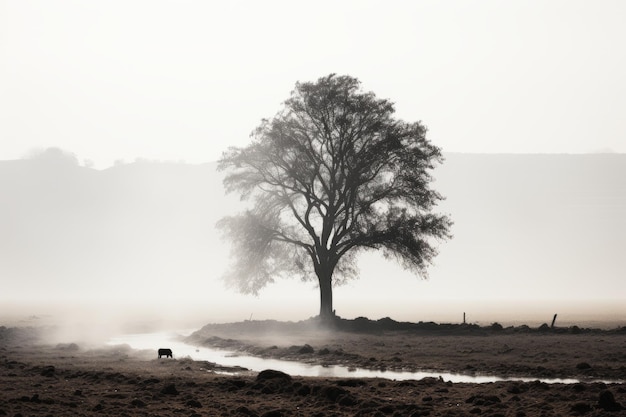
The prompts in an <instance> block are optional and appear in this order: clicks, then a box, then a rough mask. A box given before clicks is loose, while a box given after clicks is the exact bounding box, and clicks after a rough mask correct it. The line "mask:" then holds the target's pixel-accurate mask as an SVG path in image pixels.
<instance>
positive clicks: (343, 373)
mask: <svg viewBox="0 0 626 417" xmlns="http://www.w3.org/2000/svg"><path fill="white" fill-rule="evenodd" d="M178 337H179V335H178V334H174V333H142V334H125V335H120V336H116V337H112V338H111V339H110V340H109V341H108V343H107V344H109V345H121V344H127V345H129V346H130V347H131V348H133V349H141V350H144V349H148V350H154V356H155V358H156V357H157V349H159V348H170V349H172V351H173V352H174V358H185V357H189V358H191V359H193V360H198V361H200V360H203V361H209V362H213V363H216V364H219V365H224V366H241V367H244V368H247V369H249V370H251V371H257V372H258V371H262V370H264V369H275V370H278V371H282V372H285V373H287V374H289V375H294V376H310V377H340V378H386V379H392V380H409V379H412V380H419V379H423V378H427V377H434V378H439V377H441V378H443V379H444V380H445V381H451V382H471V383H487V382H496V381H506V380H516V381H527V382H528V381H535V380H537V378H501V377H496V376H488V375H464V374H454V373H445V372H425V371H420V372H399V371H388V370H385V371H383V370H371V369H359V368H357V369H354V368H347V367H345V366H337V365H333V366H321V365H310V364H306V363H302V362H296V361H286V360H279V359H266V358H259V357H254V356H240V355H239V353H237V352H233V351H227V350H219V349H212V348H207V347H202V346H192V345H188V344H186V343H183V342H181V341H179V340H177V338H178ZM539 380H540V381H542V382H546V383H564V384H571V383H576V382H579V380H577V379H570V378H568V379H539Z"/></svg>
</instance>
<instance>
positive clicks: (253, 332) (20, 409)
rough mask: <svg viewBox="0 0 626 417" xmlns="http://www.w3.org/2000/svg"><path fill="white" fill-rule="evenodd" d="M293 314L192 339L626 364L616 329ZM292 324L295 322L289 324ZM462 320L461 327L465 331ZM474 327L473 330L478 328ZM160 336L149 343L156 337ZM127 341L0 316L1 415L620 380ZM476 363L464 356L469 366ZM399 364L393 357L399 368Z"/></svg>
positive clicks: (608, 400)
mask: <svg viewBox="0 0 626 417" xmlns="http://www.w3.org/2000/svg"><path fill="white" fill-rule="evenodd" d="M285 326H286V327H291V326H293V324H284V326H283V325H281V324H276V323H274V322H271V323H263V322H261V323H258V322H257V323H253V322H248V323H240V324H231V325H209V326H205V327H204V328H203V329H201V330H200V331H199V332H197V333H196V334H194V335H193V336H192V339H195V340H196V342H198V341H200V340H201V339H202V341H203V343H207V344H213V345H225V346H228V347H229V348H233V347H236V348H237V349H241V351H246V352H249V353H257V354H260V355H267V356H271V357H281V358H286V359H289V358H291V359H298V360H306V361H309V362H311V363H326V362H328V363H335V362H340V363H342V364H345V365H347V366H355V367H357V366H364V365H368V364H369V365H370V367H380V366H386V367H389V368H393V367H400V368H413V367H415V368H419V369H442V370H443V369H446V370H448V371H458V372H468V371H469V372H474V371H476V372H478V370H481V371H485V370H486V371H488V372H491V373H494V374H502V375H513V374H517V373H520V374H521V373H523V372H525V371H529V372H530V375H532V376H536V377H539V376H540V375H537V374H544V373H545V372H546V370H547V371H548V373H549V374H550V375H552V376H563V377H584V378H592V379H614V378H618V379H619V378H621V379H623V378H624V376H625V372H624V369H625V368H624V366H625V365H626V360H625V358H624V353H625V352H624V349H623V346H625V345H626V344H625V342H626V334H624V332H622V331H621V330H619V331H613V332H606V331H604V332H602V331H597V332H596V331H588V332H586V331H583V332H579V333H572V332H556V331H553V332H543V333H540V332H534V331H529V332H520V331H518V332H513V331H507V329H502V330H495V331H493V332H492V331H491V329H482V330H481V329H475V330H476V331H477V332H478V333H475V334H463V333H462V332H461V333H459V332H455V331H451V332H442V331H440V330H441V329H438V330H435V332H434V333H433V331H430V332H420V331H417V330H415V329H412V330H411V329H409V330H406V329H405V330H389V329H379V331H371V330H367V331H355V330H354V329H352V330H350V329H336V328H335V329H322V328H311V327H310V326H309V325H308V324H307V326H304V327H305V328H303V327H302V326H300V328H291V329H290V330H289V331H285ZM296 327H297V326H296ZM465 330H466V329H464V330H463V331H465ZM479 330H480V331H479ZM156 348H158V347H155V349H156ZM155 352H156V350H155V351H154V352H152V351H135V350H132V349H130V348H128V347H127V346H115V347H107V348H93V347H92V348H87V347H83V346H80V345H78V344H74V343H71V342H70V341H68V343H63V344H57V345H46V344H44V343H42V341H41V339H39V338H38V337H37V332H36V331H35V330H33V329H7V328H0V416H4V415H6V416H57V415H74V416H259V417H261V416H264V417H278V416H320V417H321V416H471V415H477V416H480V415H485V416H519V417H522V416H568V415H584V416H619V415H626V410H625V409H624V407H623V406H626V384H625V383H603V382H581V383H576V384H546V383H543V382H539V381H532V382H517V381H506V382H496V383H488V384H471V383H451V382H447V381H444V380H442V379H439V378H427V379H422V380H409V381H393V380H387V379H379V378H376V379H369V378H305V377H297V376H292V375H287V374H283V373H282V372H278V371H263V372H260V373H256V372H245V371H241V370H239V371H240V372H239V374H238V375H223V374H221V373H220V372H222V371H224V370H230V371H233V369H229V368H226V369H225V368H222V367H220V366H219V364H211V363H208V362H205V361H193V360H190V359H165V358H163V359H160V360H159V359H156V358H155ZM470 367H471V368H470ZM394 369H395V368H394Z"/></svg>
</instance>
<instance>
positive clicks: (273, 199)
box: [218, 74, 451, 318]
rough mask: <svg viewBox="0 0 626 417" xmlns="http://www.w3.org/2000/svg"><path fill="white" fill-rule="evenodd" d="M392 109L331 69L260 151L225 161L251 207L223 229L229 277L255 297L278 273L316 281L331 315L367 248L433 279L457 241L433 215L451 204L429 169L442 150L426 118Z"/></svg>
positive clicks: (293, 101) (290, 105) (272, 123)
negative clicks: (337, 289)
mask: <svg viewBox="0 0 626 417" xmlns="http://www.w3.org/2000/svg"><path fill="white" fill-rule="evenodd" d="M393 113H394V107H393V103H391V102H389V101H388V100H383V99H377V98H376V96H375V95H374V94H373V93H371V92H363V91H362V90H361V89H360V83H359V81H358V80H357V79H355V78H353V77H350V76H337V75H335V74H331V75H328V76H326V77H322V78H320V79H319V80H318V81H317V82H314V83H309V82H307V83H296V87H295V90H294V91H293V92H292V93H291V97H290V98H289V99H288V100H286V101H285V103H284V108H283V109H282V110H281V111H280V112H279V113H278V114H277V115H276V116H275V117H274V118H272V119H271V120H263V121H262V123H261V125H260V126H259V127H258V128H257V129H256V130H255V131H254V132H253V133H252V135H251V137H252V143H251V144H249V145H248V146H247V147H245V148H235V147H231V148H229V149H228V151H226V152H225V153H224V154H223V155H222V158H221V159H220V161H219V169H220V170H227V175H226V176H225V179H224V186H225V188H226V191H227V192H233V191H236V192H239V193H241V196H242V199H250V200H251V201H252V203H253V204H252V205H251V208H250V209H249V210H247V211H245V212H244V213H242V214H239V215H236V216H232V217H225V218H223V219H222V220H221V221H220V222H219V223H218V226H219V227H221V228H222V229H223V231H224V233H225V235H226V236H227V237H228V238H229V239H231V240H232V243H233V246H232V250H233V254H234V258H235V260H234V263H233V265H232V266H231V269H230V270H229V272H228V273H227V275H226V278H227V281H228V282H230V283H231V284H233V285H235V286H236V287H237V288H238V289H239V290H240V291H242V292H244V293H254V294H257V293H258V291H259V290H260V289H261V288H262V287H264V286H265V285H266V284H268V283H272V282H274V280H275V278H277V277H280V276H299V277H301V278H302V279H304V280H307V279H314V277H316V278H317V280H318V283H319V289H320V316H321V317H323V318H328V317H331V316H333V315H334V312H333V298H332V288H333V284H337V283H342V282H344V281H345V280H347V279H350V278H354V277H356V274H357V272H358V271H357V268H356V262H355V255H356V254H357V253H359V252H360V251H363V250H381V251H382V253H383V254H384V255H385V257H388V258H389V257H390V258H394V259H395V260H397V261H399V262H400V263H401V264H402V265H403V266H404V267H405V268H407V269H409V270H411V271H414V272H416V273H417V274H419V275H422V276H426V273H427V272H426V269H427V266H428V265H429V264H430V263H431V261H432V258H433V257H434V256H435V255H436V253H437V251H436V248H435V247H434V243H435V240H441V239H446V238H449V237H450V235H449V228H450V226H451V221H450V220H449V218H448V217H446V216H443V215H438V214H434V213H432V212H431V210H432V209H433V207H434V205H435V204H436V202H437V201H438V200H440V199H441V198H442V197H441V196H440V195H439V194H438V193H437V192H436V191H434V190H432V189H430V187H429V184H430V182H431V180H432V178H431V176H430V174H429V171H430V170H431V169H433V168H434V164H435V163H440V162H441V161H442V156H441V151H440V149H439V148H437V147H436V146H433V145H432V144H431V143H430V142H429V141H428V140H427V139H426V128H425V127H424V126H423V125H422V124H421V123H419V122H415V123H406V122H403V121H401V120H396V119H394V118H393V117H392V116H393ZM380 279H388V277H386V276H381V277H380Z"/></svg>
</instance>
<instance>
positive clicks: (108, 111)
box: [0, 0, 626, 168]
mask: <svg viewBox="0 0 626 417" xmlns="http://www.w3.org/2000/svg"><path fill="white" fill-rule="evenodd" d="M624 22H626V2H624V1H620V0H616V1H575V0H564V1H544V0H541V1H506V2H504V1H471V2H469V1H385V2H383V1H363V0H358V1H315V2H312V1H310V2H294V1H228V2H226V1H220V2H217V1H216V2H208V1H155V0H150V1H148V0H145V1H138V0H135V1H133V0H131V1H79V0H76V1H69V0H57V1H49V0H42V1H32V0H15V1H10V0H0V160H6V159H17V158H21V157H23V156H24V155H26V154H27V153H28V152H29V151H31V150H33V149H36V148H45V147H49V146H57V147H61V148H63V149H65V150H68V151H71V152H74V153H75V154H76V155H77V156H78V158H79V160H81V162H84V161H85V160H91V161H93V162H94V163H95V167H96V168H106V167H108V166H110V165H112V164H113V162H114V161H115V160H118V159H123V160H125V161H126V162H131V161H133V160H134V159H135V158H137V157H141V158H148V159H156V160H177V161H178V160H184V161H187V162H191V163H199V162H206V161H212V160H216V159H217V158H219V156H220V155H221V153H222V151H224V150H225V149H226V147H228V146H231V145H235V146H244V145H245V144H246V143H248V141H249V133H250V132H251V131H252V130H253V129H254V128H255V127H256V126H257V125H258V124H259V121H260V120H261V118H263V117H271V116H273V115H274V114H275V113H276V112H277V111H278V110H279V109H280V106H281V103H282V102H283V101H284V100H285V99H286V98H288V96H289V93H290V91H291V90H292V89H293V87H294V84H295V82H296V81H312V80H316V79H317V78H319V77H321V76H324V75H326V74H329V73H331V72H335V73H339V74H349V75H352V76H355V77H357V78H358V79H360V80H361V81H362V85H363V88H364V89H365V90H370V91H373V92H374V93H375V94H377V96H379V97H381V98H388V99H391V100H392V101H394V102H395V103H396V110H397V115H398V117H400V118H403V119H405V120H407V121H416V120H421V121H422V122H423V123H424V124H426V125H427V126H428V127H429V135H430V139H431V140H432V141H433V142H434V143H435V144H437V145H438V146H441V147H442V148H443V149H444V151H448V152H451V151H455V152H515V153H527V152H532V153H536V152H541V153H543V152H547V153H586V152H620V153H623V152H626V118H625V117H624V115H625V114H626V77H624V74H626V48H624V40H626V25H624Z"/></svg>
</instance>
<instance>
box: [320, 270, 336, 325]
mask: <svg viewBox="0 0 626 417" xmlns="http://www.w3.org/2000/svg"><path fill="white" fill-rule="evenodd" d="M317 279H318V281H319V284H320V317H321V318H323V319H329V318H332V317H333V316H334V315H335V314H334V313H333V286H332V272H330V273H328V272H326V271H324V272H323V273H321V274H319V275H318V277H317Z"/></svg>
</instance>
